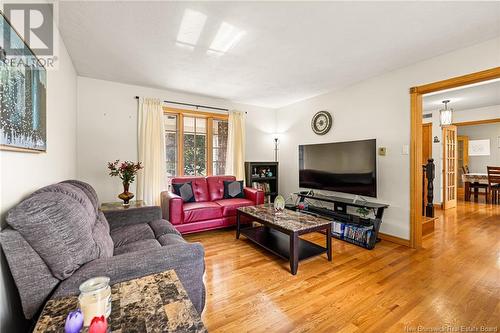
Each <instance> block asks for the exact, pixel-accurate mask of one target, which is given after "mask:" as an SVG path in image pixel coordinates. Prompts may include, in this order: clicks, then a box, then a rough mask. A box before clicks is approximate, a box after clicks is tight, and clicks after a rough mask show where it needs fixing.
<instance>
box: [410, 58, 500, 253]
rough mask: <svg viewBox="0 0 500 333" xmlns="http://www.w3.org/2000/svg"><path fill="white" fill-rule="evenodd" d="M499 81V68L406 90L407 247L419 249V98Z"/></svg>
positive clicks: (420, 100) (420, 232)
mask: <svg viewBox="0 0 500 333" xmlns="http://www.w3.org/2000/svg"><path fill="white" fill-rule="evenodd" d="M498 78H500V67H495V68H491V69H487V70H484V71H480V72H476V73H471V74H467V75H462V76H457V77H454V78H451V79H447V80H442V81H437V82H433V83H429V84H424V85H421V86H416V87H412V88H410V132H411V136H410V246H411V247H412V248H420V247H421V246H422V214H421V209H422V191H423V189H422V96H423V95H424V94H428V93H431V92H435V91H440V90H446V89H451V88H456V87H460V86H465V85H469V84H473V83H479V82H483V81H488V80H494V79H498Z"/></svg>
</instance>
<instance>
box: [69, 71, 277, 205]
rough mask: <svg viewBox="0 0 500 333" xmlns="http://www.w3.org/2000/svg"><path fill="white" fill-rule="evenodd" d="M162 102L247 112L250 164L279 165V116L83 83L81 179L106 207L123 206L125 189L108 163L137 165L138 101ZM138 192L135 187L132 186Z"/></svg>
mask: <svg viewBox="0 0 500 333" xmlns="http://www.w3.org/2000/svg"><path fill="white" fill-rule="evenodd" d="M134 96H141V97H157V98H161V99H165V100H173V101H179V102H185V103H194V104H203V105H209V106H215V107H222V108H229V109H237V110H239V111H247V120H246V124H247V126H246V137H247V145H246V159H247V160H273V158H274V155H273V147H274V145H273V139H272V133H273V132H274V131H275V114H274V110H272V109H266V108H261V107H255V106H250V105H243V104H236V103H231V102H228V101H224V100H221V99H215V98H209V97H202V96H197V95H191V94H185V93H179V92H173V91H167V90H159V89H152V88H146V87H141V86H134V85H128V84H121V83H117V82H111V81H103V80H96V79H91V78H87V77H78V178H79V179H80V180H83V181H86V182H89V183H90V184H91V185H92V186H94V187H95V189H96V190H97V193H98V195H99V199H100V200H101V202H106V201H117V200H118V199H117V198H116V196H117V195H118V194H119V193H121V192H122V190H123V189H122V187H121V183H120V182H119V180H118V179H116V178H111V177H110V176H108V173H107V171H106V170H107V169H106V162H108V161H112V160H115V159H120V160H126V159H127V160H132V161H134V160H137V106H138V103H137V100H136V99H134ZM131 191H132V192H134V193H135V192H136V191H135V184H133V185H132V189H131Z"/></svg>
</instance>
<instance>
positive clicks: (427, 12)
mask: <svg viewBox="0 0 500 333" xmlns="http://www.w3.org/2000/svg"><path fill="white" fill-rule="evenodd" d="M185 9H191V10H195V11H198V12H201V13H203V14H205V15H206V16H207V19H206V23H205V25H204V29H203V31H202V33H201V35H200V38H199V40H198V43H197V45H196V47H195V48H194V49H193V48H186V47H181V46H179V45H177V44H176V37H177V33H178V31H179V27H180V23H181V19H182V17H183V13H184V11H185ZM222 22H226V23H229V24H231V25H233V26H235V27H237V28H238V29H241V30H243V31H245V35H244V36H243V37H242V38H241V40H240V41H239V43H237V44H236V45H235V46H234V47H232V48H231V49H230V50H229V51H228V52H227V53H225V54H224V55H219V56H216V55H207V52H206V51H207V49H208V48H209V46H210V45H211V43H212V41H213V40H214V36H215V34H216V32H217V30H218V28H219V26H220V25H221V24H222ZM59 24H60V31H61V34H62V36H63V39H64V41H65V44H66V46H67V48H68V51H69V53H70V55H71V57H72V59H73V62H74V64H75V66H76V69H77V71H78V73H79V74H80V75H83V76H89V77H93V78H99V79H104V80H112V81H118V82H124V83H130V84H137V85H143V86H150V87H156V88H165V89H173V90H178V91H186V92H191V93H195V94H201V95H207V96H213V97H219V98H225V99H229V100H232V101H235V102H241V103H248V104H255V105H261V106H267V107H281V106H284V105H287V104H290V103H293V102H296V101H299V100H302V99H306V98H309V97H312V96H315V95H318V94H321V93H324V92H327V91H331V90H334V89H338V88H341V87H345V86H348V85H351V84H353V83H356V82H359V81H361V80H363V79H366V78H369V77H372V76H375V75H379V74H382V73H384V72H387V71H391V70H394V69H397V68H401V67H404V66H407V65H410V64H412V63H415V62H418V61H421V60H424V59H428V58H431V57H434V56H437V55H439V54H443V53H446V52H450V51H452V50H455V49H459V48H462V47H466V46H469V45H473V44H476V43H480V42H482V41H485V40H488V39H491V38H494V37H497V36H499V35H500V2H481V3H478V2H161V1H141V2H131V1H126V2H120V1H111V2H99V1H85V2H81V1H68V2H60V8H59Z"/></svg>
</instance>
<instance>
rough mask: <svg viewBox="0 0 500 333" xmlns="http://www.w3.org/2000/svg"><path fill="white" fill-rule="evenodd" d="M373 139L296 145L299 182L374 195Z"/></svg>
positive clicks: (375, 160) (375, 146) (375, 174)
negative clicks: (297, 146)
mask: <svg viewBox="0 0 500 333" xmlns="http://www.w3.org/2000/svg"><path fill="white" fill-rule="evenodd" d="M376 150H377V144H376V140H375V139H371V140H361V141H350V142H335V143H323V144H311V145H300V146H299V186H300V187H301V188H306V189H317V190H325V191H335V192H343V193H350V194H357V195H361V196H368V197H374V198H376V197H377V152H376Z"/></svg>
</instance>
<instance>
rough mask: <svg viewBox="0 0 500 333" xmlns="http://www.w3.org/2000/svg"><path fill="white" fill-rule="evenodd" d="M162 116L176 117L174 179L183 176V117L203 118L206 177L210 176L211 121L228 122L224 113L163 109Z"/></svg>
mask: <svg viewBox="0 0 500 333" xmlns="http://www.w3.org/2000/svg"><path fill="white" fill-rule="evenodd" d="M163 114H174V115H177V129H178V131H177V133H178V134H177V135H178V137H177V154H178V156H177V170H178V173H179V174H178V175H177V176H176V177H182V176H184V146H183V142H184V140H183V138H184V116H186V117H195V118H205V119H206V120H207V123H206V126H207V144H206V150H207V151H206V152H205V154H206V156H207V166H206V168H207V176H212V174H213V138H212V135H213V120H214V119H216V120H225V121H228V120H229V115H228V114H225V113H215V112H204V111H195V110H186V109H178V108H171V107H166V106H164V107H163Z"/></svg>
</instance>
